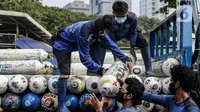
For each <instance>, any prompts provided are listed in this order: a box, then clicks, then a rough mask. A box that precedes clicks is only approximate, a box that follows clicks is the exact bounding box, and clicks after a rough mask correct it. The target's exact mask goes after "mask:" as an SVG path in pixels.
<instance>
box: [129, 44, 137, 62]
mask: <svg viewBox="0 0 200 112" xmlns="http://www.w3.org/2000/svg"><path fill="white" fill-rule="evenodd" d="M130 54H131V55H132V56H133V58H134V61H135V62H136V61H137V56H136V53H135V49H134V48H133V47H131V49H130Z"/></svg>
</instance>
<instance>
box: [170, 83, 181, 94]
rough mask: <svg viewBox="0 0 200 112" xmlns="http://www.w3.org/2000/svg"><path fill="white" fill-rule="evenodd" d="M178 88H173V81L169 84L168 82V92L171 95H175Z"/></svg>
mask: <svg viewBox="0 0 200 112" xmlns="http://www.w3.org/2000/svg"><path fill="white" fill-rule="evenodd" d="M178 88H179V87H178ZM178 88H175V83H170V84H169V91H170V93H171V94H172V95H175V94H176V90H177V89H178Z"/></svg>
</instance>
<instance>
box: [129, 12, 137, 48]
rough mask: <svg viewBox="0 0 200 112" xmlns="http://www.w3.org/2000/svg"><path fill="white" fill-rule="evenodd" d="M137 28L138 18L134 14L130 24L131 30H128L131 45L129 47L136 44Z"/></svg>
mask: <svg viewBox="0 0 200 112" xmlns="http://www.w3.org/2000/svg"><path fill="white" fill-rule="evenodd" d="M137 29H138V18H137V16H136V15H135V14H134V17H133V24H132V26H131V32H130V45H131V47H134V45H136V39H137Z"/></svg>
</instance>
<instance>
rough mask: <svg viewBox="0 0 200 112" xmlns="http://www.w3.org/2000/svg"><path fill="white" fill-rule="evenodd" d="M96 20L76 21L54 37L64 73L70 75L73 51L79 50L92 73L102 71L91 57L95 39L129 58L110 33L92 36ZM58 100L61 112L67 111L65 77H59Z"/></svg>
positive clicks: (121, 58) (118, 54)
mask: <svg viewBox="0 0 200 112" xmlns="http://www.w3.org/2000/svg"><path fill="white" fill-rule="evenodd" d="M93 22H94V21H82V22H78V23H75V24H73V25H71V26H68V27H67V28H65V29H63V30H61V31H60V32H59V34H58V35H57V36H55V37H54V38H53V39H52V45H53V53H54V55H55V56H56V58H57V61H58V66H59V69H60V71H61V74H62V75H70V64H71V61H70V60H71V52H73V51H79V56H80V60H81V63H82V64H83V65H85V66H86V67H87V68H88V70H89V71H90V72H92V73H98V72H99V71H102V69H103V68H102V67H101V65H98V64H97V63H95V62H94V61H93V60H92V58H91V57H90V53H89V50H90V47H91V46H90V45H91V43H92V42H93V41H95V40H100V42H101V43H102V44H104V45H105V46H106V47H107V48H108V49H110V50H111V51H112V53H113V55H114V56H116V57H117V58H119V59H120V60H122V61H123V62H125V61H126V60H128V59H129V58H128V57H127V56H126V55H125V54H124V53H123V52H122V51H121V50H120V48H119V47H118V46H117V44H116V43H115V42H113V41H112V40H111V39H110V37H109V36H108V35H104V36H103V37H102V36H99V37H98V36H92V35H96V34H93V29H94V28H93ZM58 86H59V87H58V101H59V107H58V109H59V112H64V111H66V107H65V95H66V87H67V82H66V80H64V79H61V78H60V79H59V83H58Z"/></svg>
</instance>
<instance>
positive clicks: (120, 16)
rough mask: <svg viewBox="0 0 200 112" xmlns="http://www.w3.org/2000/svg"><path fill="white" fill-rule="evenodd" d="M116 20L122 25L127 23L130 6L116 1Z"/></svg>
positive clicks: (114, 10)
mask: <svg viewBox="0 0 200 112" xmlns="http://www.w3.org/2000/svg"><path fill="white" fill-rule="evenodd" d="M112 9H113V14H114V15H115V20H116V21H117V22H118V23H119V24H122V23H124V22H125V20H126V19H127V16H128V4H127V3H126V2H125V1H115V2H114V3H113V6H112Z"/></svg>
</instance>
